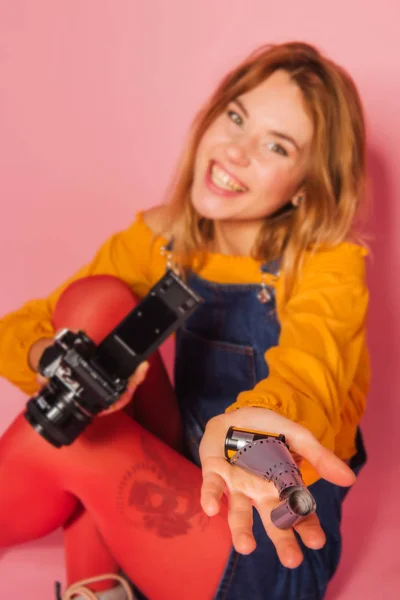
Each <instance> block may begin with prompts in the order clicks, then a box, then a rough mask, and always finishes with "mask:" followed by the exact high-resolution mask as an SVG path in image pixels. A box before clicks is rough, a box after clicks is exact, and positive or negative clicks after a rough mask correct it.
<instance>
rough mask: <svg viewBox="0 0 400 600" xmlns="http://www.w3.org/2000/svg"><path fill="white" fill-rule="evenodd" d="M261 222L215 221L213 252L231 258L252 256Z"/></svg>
mask: <svg viewBox="0 0 400 600" xmlns="http://www.w3.org/2000/svg"><path fill="white" fill-rule="evenodd" d="M260 229H261V223H260V221H256V222H254V221H214V239H213V241H212V250H213V251H214V252H218V253H220V254H227V255H231V256H251V253H252V250H253V248H254V244H255V242H256V239H257V237H258V234H259V232H260Z"/></svg>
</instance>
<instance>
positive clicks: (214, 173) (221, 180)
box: [211, 163, 245, 192]
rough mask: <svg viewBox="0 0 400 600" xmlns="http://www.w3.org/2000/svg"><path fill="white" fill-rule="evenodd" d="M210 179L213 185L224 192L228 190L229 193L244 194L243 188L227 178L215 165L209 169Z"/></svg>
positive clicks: (224, 172)
mask: <svg viewBox="0 0 400 600" xmlns="http://www.w3.org/2000/svg"><path fill="white" fill-rule="evenodd" d="M211 179H212V181H213V183H215V185H217V186H218V187H220V188H223V189H224V190H229V191H230V192H244V191H245V188H242V187H240V185H238V184H237V183H236V182H235V181H234V180H233V179H232V178H231V177H229V175H228V173H226V171H224V170H223V169H221V168H220V167H218V165H216V164H215V163H214V164H213V166H212V169H211Z"/></svg>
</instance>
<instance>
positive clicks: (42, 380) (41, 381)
mask: <svg viewBox="0 0 400 600" xmlns="http://www.w3.org/2000/svg"><path fill="white" fill-rule="evenodd" d="M36 381H37V382H38V384H39V385H40V386H41V387H43V386H44V385H47V383H48V381H49V380H48V379H47V377H43V375H40V374H37V375H36Z"/></svg>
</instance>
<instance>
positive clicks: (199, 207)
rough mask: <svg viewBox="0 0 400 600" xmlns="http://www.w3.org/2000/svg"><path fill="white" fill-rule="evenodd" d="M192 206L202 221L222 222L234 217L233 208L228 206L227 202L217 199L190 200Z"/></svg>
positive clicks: (211, 197) (209, 197) (210, 197)
mask: <svg viewBox="0 0 400 600" xmlns="http://www.w3.org/2000/svg"><path fill="white" fill-rule="evenodd" d="M192 206H193V207H194V209H195V210H196V212H197V213H198V214H199V215H200V216H201V217H203V219H210V220H212V221H223V220H225V219H230V218H232V217H233V215H234V211H233V210H232V209H233V206H229V201H227V200H226V199H222V198H218V197H213V196H207V197H203V198H200V199H196V198H192Z"/></svg>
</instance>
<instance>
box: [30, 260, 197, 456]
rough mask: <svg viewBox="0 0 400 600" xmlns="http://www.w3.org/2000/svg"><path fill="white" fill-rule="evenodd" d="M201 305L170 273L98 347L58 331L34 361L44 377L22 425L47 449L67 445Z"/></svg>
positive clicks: (80, 336) (80, 335)
mask: <svg viewBox="0 0 400 600" xmlns="http://www.w3.org/2000/svg"><path fill="white" fill-rule="evenodd" d="M201 302H202V299H201V298H200V297H199V296H197V295H196V294H195V293H194V292H193V290H191V289H190V288H189V287H188V286H187V285H186V284H185V283H184V282H183V281H182V280H181V279H180V278H179V277H178V276H177V275H176V274H175V272H174V271H172V270H168V271H167V272H166V274H165V275H164V276H163V277H162V278H161V279H160V280H159V281H158V282H157V283H156V284H155V286H154V287H153V288H152V289H151V290H150V291H149V293H148V294H147V296H145V298H144V299H143V300H142V301H141V302H140V303H139V304H138V306H136V307H135V308H134V309H133V310H132V311H131V312H130V313H129V314H128V315H127V316H126V317H125V318H124V319H123V320H122V321H121V323H119V324H118V325H117V326H116V327H115V329H114V330H113V331H112V332H111V333H110V334H109V335H108V336H107V337H106V338H105V339H104V340H103V341H102V342H101V343H100V344H99V345H97V346H96V344H95V343H94V342H93V341H92V340H91V339H90V338H89V337H88V336H87V335H86V334H85V333H84V332H82V331H79V332H78V333H73V332H72V331H69V330H68V329H64V330H62V331H60V332H59V333H58V335H57V336H56V337H55V342H54V344H53V345H52V346H50V347H49V348H47V349H46V350H45V351H44V353H43V355H42V357H41V359H40V362H39V371H40V373H41V374H42V375H44V376H45V377H47V378H48V379H49V382H48V384H47V385H45V386H44V387H43V388H42V389H41V390H40V391H39V392H38V393H37V394H36V395H35V396H33V397H32V398H30V399H29V400H28V403H27V406H26V412H25V413H24V416H25V418H26V419H27V421H28V422H29V423H30V424H31V425H32V427H34V429H35V430H36V431H37V432H38V433H39V434H40V435H41V436H42V437H43V438H45V439H46V440H47V441H48V442H50V443H51V444H52V445H53V446H55V447H57V448H60V447H61V446H68V445H70V444H72V443H73V442H74V440H76V438H77V437H78V436H79V435H80V434H81V433H82V431H84V429H86V427H87V426H88V425H89V424H90V423H91V421H92V419H93V417H94V416H95V415H96V414H97V413H99V412H100V411H102V410H105V409H107V408H110V406H112V405H113V404H114V403H115V402H116V401H117V400H118V398H119V397H120V396H121V394H122V393H123V392H124V391H125V390H126V388H127V383H128V379H129V377H130V376H131V375H132V374H133V373H134V371H135V369H136V368H137V366H138V365H139V364H140V363H141V362H143V361H144V360H146V359H147V358H148V357H149V356H150V355H151V354H152V352H154V350H156V349H157V347H158V346H159V345H160V344H161V343H162V342H163V341H164V340H165V339H166V338H167V337H168V336H169V335H170V334H171V333H172V332H173V331H175V330H176V329H177V328H178V327H179V326H180V325H181V324H182V323H183V321H184V320H185V319H186V318H187V317H188V316H189V315H191V314H192V312H193V311H194V310H195V309H196V307H197V306H198V305H199V304H200V303H201Z"/></svg>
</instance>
